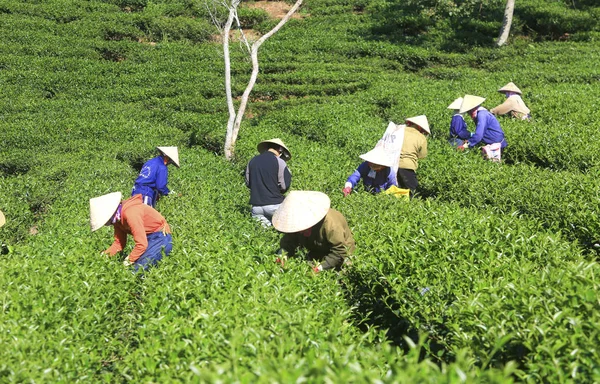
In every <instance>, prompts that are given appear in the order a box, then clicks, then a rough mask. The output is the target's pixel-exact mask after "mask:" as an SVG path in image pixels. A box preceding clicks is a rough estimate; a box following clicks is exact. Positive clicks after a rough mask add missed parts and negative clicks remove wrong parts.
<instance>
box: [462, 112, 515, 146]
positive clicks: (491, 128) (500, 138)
mask: <svg viewBox="0 0 600 384" xmlns="http://www.w3.org/2000/svg"><path fill="white" fill-rule="evenodd" d="M475 125H476V128H475V133H473V136H471V138H470V139H469V147H474V146H476V145H477V144H479V143H480V142H483V143H484V144H494V143H502V144H501V146H500V147H501V148H505V147H506V146H507V143H506V140H505V138H504V131H502V128H501V127H500V123H499V122H498V120H497V119H496V117H495V116H494V115H492V114H491V113H490V112H489V111H488V110H487V109H485V108H483V107H479V109H477V117H476V118H475Z"/></svg>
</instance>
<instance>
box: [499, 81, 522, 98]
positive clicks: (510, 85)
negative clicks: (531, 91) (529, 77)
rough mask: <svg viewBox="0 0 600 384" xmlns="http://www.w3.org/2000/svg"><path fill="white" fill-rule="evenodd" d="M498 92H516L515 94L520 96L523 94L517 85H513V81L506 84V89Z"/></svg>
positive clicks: (503, 88)
mask: <svg viewBox="0 0 600 384" xmlns="http://www.w3.org/2000/svg"><path fill="white" fill-rule="evenodd" d="M498 92H514V93H518V94H519V95H522V94H523V92H521V90H520V89H519V87H517V86H516V85H515V83H513V82H512V81H511V82H510V83H508V84H506V85H505V86H504V87H502V88H500V89H499V90H498Z"/></svg>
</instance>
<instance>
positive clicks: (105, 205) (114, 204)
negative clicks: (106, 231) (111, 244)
mask: <svg viewBox="0 0 600 384" xmlns="http://www.w3.org/2000/svg"><path fill="white" fill-rule="evenodd" d="M120 202H121V192H113V193H109V194H107V195H102V196H99V197H94V198H91V199H90V227H91V228H92V232H94V231H95V230H97V229H99V228H102V227H103V226H104V224H106V222H107V221H108V220H110V218H111V217H112V215H114V214H115V211H116V210H117V208H118V207H119V203H120Z"/></svg>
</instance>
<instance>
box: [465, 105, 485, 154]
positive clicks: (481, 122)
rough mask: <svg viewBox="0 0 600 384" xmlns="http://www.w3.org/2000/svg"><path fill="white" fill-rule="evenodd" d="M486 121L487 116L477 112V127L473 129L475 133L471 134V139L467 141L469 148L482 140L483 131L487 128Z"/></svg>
mask: <svg viewBox="0 0 600 384" xmlns="http://www.w3.org/2000/svg"><path fill="white" fill-rule="evenodd" d="M487 119H488V115H487V114H485V113H482V112H481V111H479V112H477V127H476V128H475V132H473V135H472V136H471V138H470V139H469V140H468V143H469V147H474V146H476V145H477V144H479V142H480V141H481V139H483V134H484V133H485V129H486V127H487Z"/></svg>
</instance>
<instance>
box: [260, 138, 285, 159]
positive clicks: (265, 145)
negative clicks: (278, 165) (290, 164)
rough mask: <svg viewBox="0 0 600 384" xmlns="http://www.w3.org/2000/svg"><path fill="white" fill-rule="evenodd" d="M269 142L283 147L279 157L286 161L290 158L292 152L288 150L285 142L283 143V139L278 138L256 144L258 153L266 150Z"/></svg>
mask: <svg viewBox="0 0 600 384" xmlns="http://www.w3.org/2000/svg"><path fill="white" fill-rule="evenodd" d="M269 144H277V145H279V146H281V147H282V148H283V153H282V154H281V158H282V159H283V160H285V161H288V160H289V159H291V158H292V153H291V152H290V150H289V149H288V147H286V146H285V144H283V141H281V139H280V138H275V139H271V140H265V141H261V142H260V143H258V145H257V146H256V149H258V152H259V153H263V152H264V151H266V150H267V149H268V148H269Z"/></svg>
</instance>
